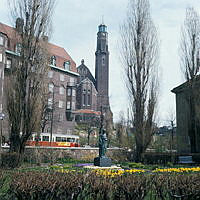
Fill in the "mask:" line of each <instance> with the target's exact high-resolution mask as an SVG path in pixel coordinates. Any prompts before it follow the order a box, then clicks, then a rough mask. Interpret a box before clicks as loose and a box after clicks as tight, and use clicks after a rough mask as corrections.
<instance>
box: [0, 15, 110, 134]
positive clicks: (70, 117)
mask: <svg viewBox="0 0 200 200" xmlns="http://www.w3.org/2000/svg"><path fill="white" fill-rule="evenodd" d="M19 28H23V21H22V20H21V19H19V18H18V19H17V20H16V26H15V27H10V26H8V25H5V24H3V23H0V119H1V120H2V121H1V122H2V123H1V128H2V132H3V135H5V136H7V137H8V135H9V120H8V115H7V110H6V98H5V91H6V90H7V87H6V84H4V79H6V77H7V76H9V71H10V70H11V68H13V67H15V63H16V60H17V59H19V58H20V48H21V46H20V39H19V40H18V39H17V38H16V33H17V32H18V31H19V30H18V29H19ZM106 29H107V27H106V26H105V25H104V24H101V25H99V27H98V33H97V49H96V53H95V56H96V57H95V59H96V64H95V78H94V77H93V75H92V74H91V72H90V70H89V68H88V67H87V66H86V65H85V63H84V60H82V61H81V65H80V66H79V67H76V63H75V62H74V60H73V59H72V57H71V56H70V55H69V54H68V53H67V51H66V50H65V49H64V48H63V47H60V46H58V45H55V44H52V43H50V42H48V37H46V36H44V37H43V38H41V39H42V40H47V43H48V53H49V57H50V59H49V60H50V62H49V71H48V75H47V82H48V86H47V87H48V93H49V96H48V102H47V104H48V107H49V110H50V112H51V113H50V115H49V117H48V118H46V122H47V123H46V126H45V127H44V129H43V132H51V131H52V132H53V133H63V134H73V131H74V128H75V125H76V123H79V122H87V121H88V120H91V119H94V120H95V119H96V118H98V119H99V117H100V114H101V112H100V111H101V110H103V111H104V113H107V116H109V118H110V119H111V121H112V112H111V110H110V104H109V51H108V33H107V30H106ZM54 105H55V106H54ZM51 129H52V130H51Z"/></svg>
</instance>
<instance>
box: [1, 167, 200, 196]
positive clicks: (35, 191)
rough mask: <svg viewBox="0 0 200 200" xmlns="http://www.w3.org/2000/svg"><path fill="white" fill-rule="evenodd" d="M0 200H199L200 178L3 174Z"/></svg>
mask: <svg viewBox="0 0 200 200" xmlns="http://www.w3.org/2000/svg"><path fill="white" fill-rule="evenodd" d="M2 188H3V189H2ZM2 191H3V192H2ZM0 199H4V200H11V199H14V200H27V199H30V200H50V199H51V200H88V199H89V200H115V199H120V200H143V199H144V200H150V199H151V200H165V199H166V200H170V199H182V200H189V199H194V200H198V199H200V175H199V173H190V174H175V173H165V174H150V173H147V174H126V175H122V176H116V177H113V178H111V177H106V176H97V175H96V174H95V173H94V172H91V171H85V172H77V171H72V172H69V173H58V172H56V173H55V172H49V173H46V172H45V173H44V172H36V171H35V172H33V171H32V172H8V171H0Z"/></svg>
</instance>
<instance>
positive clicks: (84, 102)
mask: <svg viewBox="0 0 200 200" xmlns="http://www.w3.org/2000/svg"><path fill="white" fill-rule="evenodd" d="M83 105H86V94H83Z"/></svg>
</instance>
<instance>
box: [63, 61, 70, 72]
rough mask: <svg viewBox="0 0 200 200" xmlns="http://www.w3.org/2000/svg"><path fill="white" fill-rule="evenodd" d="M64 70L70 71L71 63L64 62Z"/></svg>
mask: <svg viewBox="0 0 200 200" xmlns="http://www.w3.org/2000/svg"><path fill="white" fill-rule="evenodd" d="M64 68H65V70H70V61H66V62H64Z"/></svg>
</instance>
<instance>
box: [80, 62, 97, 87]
mask: <svg viewBox="0 0 200 200" xmlns="http://www.w3.org/2000/svg"><path fill="white" fill-rule="evenodd" d="M77 70H78V73H79V74H80V82H81V81H82V80H83V79H85V78H86V77H88V78H89V79H90V80H91V81H92V82H93V84H94V86H95V85H96V81H95V78H94V77H93V75H92V73H91V72H90V70H89V68H88V67H87V66H86V65H85V63H84V60H83V59H82V60H81V65H79V66H78V67H77Z"/></svg>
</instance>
